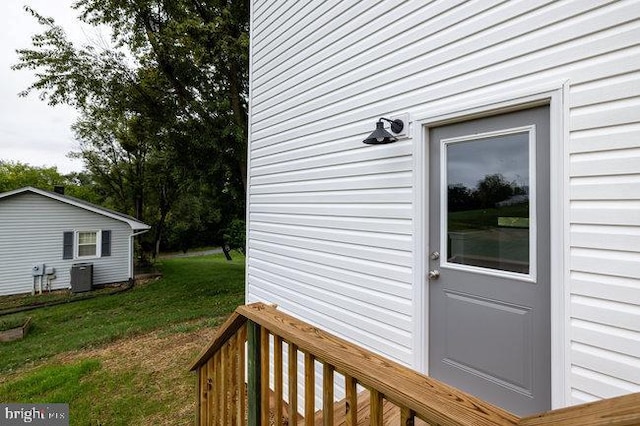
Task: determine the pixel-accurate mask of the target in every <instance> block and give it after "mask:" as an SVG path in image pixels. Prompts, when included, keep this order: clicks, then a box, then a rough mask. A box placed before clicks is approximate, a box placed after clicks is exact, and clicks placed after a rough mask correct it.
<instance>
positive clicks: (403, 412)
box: [400, 407, 416, 426]
mask: <svg viewBox="0 0 640 426" xmlns="http://www.w3.org/2000/svg"><path fill="white" fill-rule="evenodd" d="M415 418H416V413H414V412H413V411H412V410H410V409H409V408H407V407H402V408H401V409H400V424H401V425H402V426H413V425H414V424H415V421H416V420H415Z"/></svg>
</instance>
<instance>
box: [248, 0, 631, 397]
mask: <svg viewBox="0 0 640 426" xmlns="http://www.w3.org/2000/svg"><path fill="white" fill-rule="evenodd" d="M251 24H252V55H251V77H250V79H251V94H250V103H251V117H250V146H249V156H250V157H249V161H250V173H249V196H248V199H249V206H248V217H249V237H248V260H247V271H248V272H247V299H248V300H249V301H255V300H263V301H267V302H271V303H277V304H278V305H279V306H280V308H281V309H283V310H286V311H289V312H292V313H293V314H295V315H297V316H299V317H301V318H304V319H306V320H307V321H311V322H313V323H315V324H317V325H319V326H321V327H323V328H326V329H329V330H331V331H333V332H335V333H337V334H339V335H341V336H345V337H347V338H349V339H350V340H352V341H354V342H356V343H359V344H363V345H365V346H368V347H370V348H372V349H374V350H376V351H378V352H382V353H383V354H385V355H387V356H390V357H392V358H394V359H396V360H399V361H400V362H404V363H406V364H409V365H411V364H413V363H414V362H415V354H416V353H419V352H422V353H424V351H425V348H424V347H419V346H418V345H421V344H422V343H421V342H420V340H419V339H418V338H417V336H416V335H415V326H414V324H415V322H416V321H422V319H421V316H422V315H424V314H423V313H420V314H417V313H416V312H415V310H414V306H415V300H414V295H415V292H414V286H418V285H423V286H424V285H425V283H424V281H423V278H422V277H417V275H416V274H414V272H415V265H416V261H417V260H416V248H415V247H416V239H417V238H420V236H417V235H415V233H414V230H415V229H417V228H418V222H417V221H419V220H421V218H419V217H417V216H416V211H417V208H416V205H415V200H416V197H415V196H414V191H415V189H416V188H418V187H420V185H419V184H417V174H416V170H415V167H416V164H421V162H420V160H419V159H417V158H415V148H414V144H416V142H417V140H418V138H416V137H413V138H409V139H405V140H402V141H400V142H397V143H395V144H392V145H389V146H385V147H370V146H365V145H363V144H362V140H363V139H364V138H365V137H366V136H367V135H368V134H369V133H370V132H371V131H372V130H373V128H374V123H375V121H376V120H377V119H378V117H380V116H389V115H394V114H402V113H406V112H408V113H410V114H411V115H412V116H424V115H425V114H429V113H431V112H433V111H439V110H445V109H446V110H450V109H451V107H452V106H456V105H458V106H460V107H461V108H462V107H463V106H464V105H469V104H473V103H474V102H478V100H481V99H484V98H486V97H490V96H495V94H496V93H512V92H514V91H521V90H523V89H524V88H527V87H534V86H537V85H547V84H550V83H554V84H555V83H556V82H559V83H561V82H565V83H567V87H568V89H567V93H566V98H565V102H566V108H567V111H568V113H567V115H566V116H565V117H564V118H563V119H564V121H565V123H566V126H567V128H566V133H565V135H564V137H563V141H562V143H563V144H564V147H563V148H564V152H565V154H564V155H565V158H563V159H562V162H563V163H564V164H566V165H567V170H565V171H564V173H565V174H566V176H565V177H566V180H567V181H568V182H569V184H568V187H567V188H566V197H567V198H568V199H566V207H567V209H568V215H567V219H566V220H565V221H564V222H563V225H562V226H563V228H564V230H566V232H567V238H566V239H565V244H566V246H565V247H562V248H560V250H559V251H560V252H561V253H564V254H566V259H565V265H566V270H565V271H562V273H563V275H564V277H565V279H564V282H563V283H562V285H563V286H564V287H565V289H563V290H564V293H565V294H566V299H567V303H566V313H567V318H566V330H564V332H565V333H564V338H565V342H564V346H565V348H566V353H567V357H568V361H567V363H566V364H567V368H566V369H564V370H569V371H568V372H567V373H566V374H567V376H566V378H567V380H566V382H565V383H564V389H561V390H559V392H561V393H562V394H563V395H564V398H563V401H564V403H566V404H572V403H580V402H586V401H591V400H594V399H598V398H603V397H612V396H615V395H619V394H624V393H628V392H638V391H640V345H639V344H638V342H640V267H639V265H640V213H639V212H640V3H639V2H638V1H637V0H629V1H601V0H576V1H549V0H526V1H524V0H523V1H497V0H472V1H461V0H460V1H457V0H444V1H400V0H389V1H375V0H367V1H353V2H352V1H336V0H323V1H321V0H318V1H298V2H284V1H276V0H253V1H252V21H251ZM420 130H421V129H414V130H413V135H414V136H415V135H417V134H418V133H417V132H419V131H420ZM423 172H424V171H423ZM554 184H556V185H560V186H562V185H563V183H562V182H556V183H554ZM560 190H561V191H562V189H560ZM416 277H417V278H416ZM556 391H558V390H556Z"/></svg>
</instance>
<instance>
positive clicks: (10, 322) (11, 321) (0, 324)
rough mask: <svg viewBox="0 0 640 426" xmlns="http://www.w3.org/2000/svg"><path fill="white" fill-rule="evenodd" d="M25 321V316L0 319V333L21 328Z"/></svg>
mask: <svg viewBox="0 0 640 426" xmlns="http://www.w3.org/2000/svg"><path fill="white" fill-rule="evenodd" d="M26 320H27V316H26V315H12V316H10V317H6V318H3V317H0V331H7V330H11V329H12V328H18V327H22V326H23V325H24V323H25V322H26Z"/></svg>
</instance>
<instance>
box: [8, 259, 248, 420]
mask: <svg viewBox="0 0 640 426" xmlns="http://www.w3.org/2000/svg"><path fill="white" fill-rule="evenodd" d="M161 270H162V272H163V274H164V278H162V279H160V280H157V281H152V282H149V283H147V284H144V285H141V286H136V287H135V288H133V289H132V290H129V291H126V292H123V293H118V294H113V295H105V296H100V297H97V298H93V299H89V300H84V301H78V302H74V303H68V304H63V305H58V306H52V307H48V308H42V309H37V310H34V311H30V312H28V313H23V314H15V316H16V317H19V316H24V315H29V316H31V317H32V318H33V321H32V327H31V330H30V332H29V334H28V336H27V337H26V338H25V339H24V340H20V341H15V342H10V343H0V402H50V403H54V402H66V403H69V404H70V417H71V424H87V425H88V424H92V425H94V424H95V425H98V424H123V425H125V424H154V423H156V424H164V423H163V421H161V420H158V419H155V420H148V419H149V418H150V417H149V416H151V417H153V416H154V415H159V416H160V417H162V415H163V412H166V411H167V410H168V409H171V408H170V407H172V406H173V409H179V407H180V406H181V405H184V403H185V401H184V400H181V399H180V398H178V397H177V396H176V395H173V394H172V388H173V387H175V388H176V389H177V388H183V387H184V386H185V385H186V386H187V387H189V386H190V384H189V383H182V381H185V382H189V381H191V380H195V377H194V376H193V375H189V374H188V372H187V371H186V370H187V368H188V364H189V361H190V359H191V358H192V357H193V356H195V354H197V350H196V349H190V352H188V353H182V352H181V353H180V355H179V357H181V358H180V359H178V355H176V359H172V358H171V356H172V355H171V354H170V353H168V352H167V353H163V346H162V345H169V344H171V342H174V343H175V342H176V341H177V340H179V339H181V338H182V339H185V342H184V343H180V344H176V345H175V348H177V349H179V348H180V346H181V345H182V346H184V345H185V344H187V343H188V344H190V345H192V346H193V347H194V348H202V347H204V346H205V345H206V343H207V341H202V342H200V341H195V342H193V341H191V340H194V339H200V338H201V337H199V336H200V335H198V334H197V333H198V330H200V329H207V328H208V329H211V327H212V326H216V325H218V324H220V323H221V321H223V320H224V318H225V317H226V316H227V315H229V314H230V313H231V312H232V311H233V309H234V308H235V307H236V306H237V305H239V304H242V303H243V301H244V258H242V257H241V256H240V255H239V254H236V255H234V261H232V262H227V261H226V260H225V259H224V256H223V255H213V256H203V257H193V258H181V259H166V260H163V261H162V265H161ZM12 316H13V315H12ZM12 316H10V317H12ZM10 317H9V318H8V317H4V319H5V320H9V319H10ZM189 333H191V334H189ZM134 336H137V337H135V338H132V337H134ZM148 336H152V339H151V340H149V337H148ZM138 339H140V341H141V342H142V343H139V344H138V343H137V342H138ZM145 339H147V340H145ZM143 341H144V342H143ZM119 342H128V343H127V344H126V345H124V346H123V348H124V349H122V350H121V351H120V352H118V350H114V351H111V352H110V353H113V354H116V355H113V356H112V358H110V359H101V358H100V357H99V356H95V355H91V353H92V351H94V352H95V351H97V350H98V349H100V348H104V347H109V344H111V345H116V344H118V343H119ZM145 342H146V343H145ZM154 342H155V343H154ZM158 342H159V343H158ZM156 343H157V344H158V347H157V348H155V349H154V351H155V352H153V353H152V354H150V355H146V356H147V358H150V359H141V360H138V359H137V358H136V356H140V355H139V354H138V352H142V351H143V350H144V349H145V345H147V346H150V345H153V344H156ZM168 350H169V349H167V351H168ZM127 351H128V352H127ZM194 351H195V352H194ZM78 353H81V354H82V353H88V354H89V355H87V356H86V357H83V356H76V355H75V354H78ZM129 354H131V355H130V357H129ZM136 354H137V355H136ZM65 357H68V360H65ZM118 357H119V359H120V361H121V362H119V359H118ZM153 357H157V358H158V359H159V360H161V362H160V361H158V362H157V363H156V367H157V365H160V364H162V365H165V372H164V373H162V374H159V373H158V369H159V368H160V367H157V368H155V367H153V365H154V362H153V361H154V360H153ZM129 364H131V365H129ZM120 367H122V368H120ZM154 368H155V369H154ZM172 370H176V373H175V374H174V373H173V372H172ZM156 376H157V377H156ZM181 398H182V397H181ZM186 398H187V399H186V402H191V401H190V400H193V399H194V395H193V391H192V390H191V391H189V392H188V395H187V396H186ZM176 400H177V402H176ZM181 401H182V402H181ZM165 414H166V413H165ZM145 419H147V420H145ZM189 421H192V418H191V416H189ZM180 423H181V422H180V421H176V422H175V424H180ZM166 424H171V422H169V423H166Z"/></svg>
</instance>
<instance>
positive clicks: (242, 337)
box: [236, 325, 247, 426]
mask: <svg viewBox="0 0 640 426" xmlns="http://www.w3.org/2000/svg"><path fill="white" fill-rule="evenodd" d="M237 338H238V364H237V366H236V368H237V370H238V376H237V378H238V407H237V408H238V411H237V413H236V416H237V417H238V424H239V425H240V426H246V425H247V421H246V402H245V401H246V400H245V395H246V394H245V371H244V368H245V353H244V351H245V342H246V341H247V326H246V325H245V326H242V327H241V328H240V330H238V335H237Z"/></svg>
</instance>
